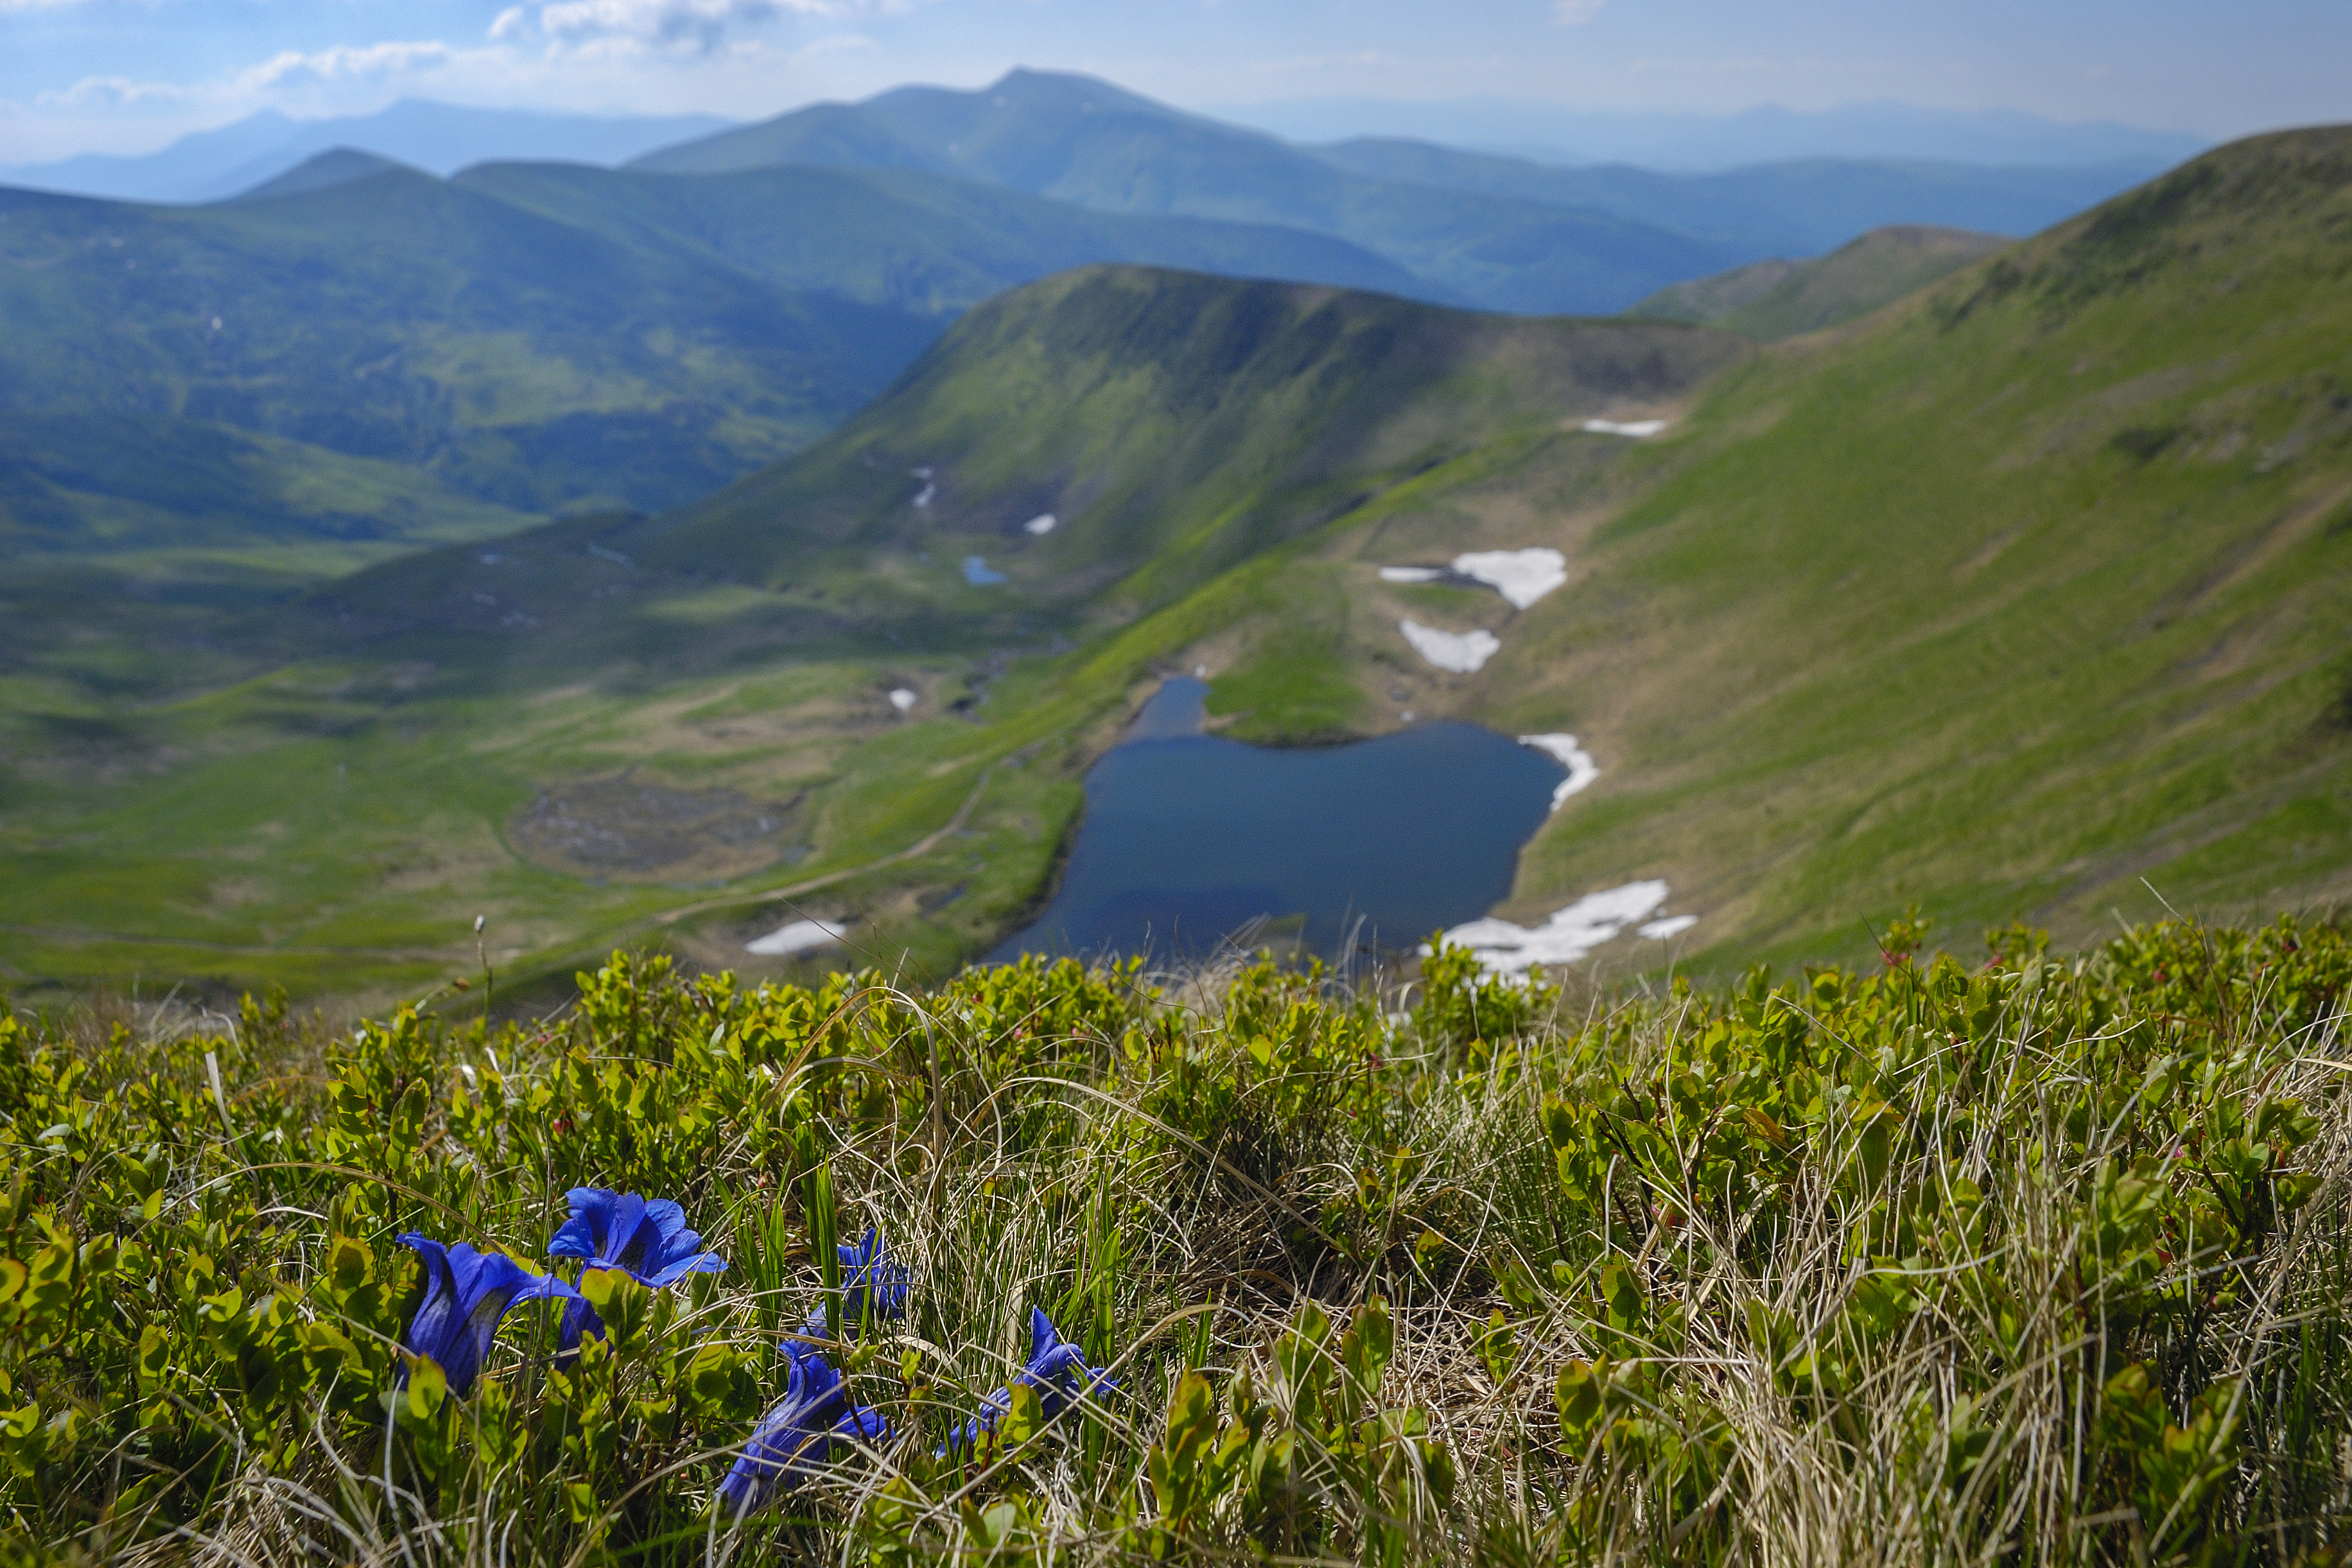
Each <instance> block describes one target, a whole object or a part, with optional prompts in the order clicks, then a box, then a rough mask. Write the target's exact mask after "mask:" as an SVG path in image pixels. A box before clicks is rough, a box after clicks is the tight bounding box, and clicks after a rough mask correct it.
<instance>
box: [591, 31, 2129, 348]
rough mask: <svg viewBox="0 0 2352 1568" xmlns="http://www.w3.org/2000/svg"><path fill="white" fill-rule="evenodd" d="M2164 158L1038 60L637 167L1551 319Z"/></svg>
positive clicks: (2063, 192) (2120, 183) (2014, 208)
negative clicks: (1562, 127) (921, 173)
mask: <svg viewBox="0 0 2352 1568" xmlns="http://www.w3.org/2000/svg"><path fill="white" fill-rule="evenodd" d="M2163 162H2164V161H2163V160H2162V159H2160V158H2157V157H2153V156H2149V155H2147V154H2141V155H2138V156H2137V157H2134V158H2131V159H2128V160H2126V161H2121V162H2109V163H2103V164H2100V165H2098V166H2095V167H2086V168H2044V167H2011V168H1977V167H1970V166H1968V165H1963V164H1957V163H1893V162H1872V163H1855V162H1836V161H1830V160H1813V161H1810V162H1803V163H1778V164H1764V165H1760V166H1757V167H1751V168H1743V169H1739V170H1736V171H1733V172H1730V173H1727V174H1713V175H1703V176H1693V175H1674V174H1656V173H1653V172H1649V171H1645V170H1641V169H1634V168H1628V167H1602V168H1592V169H1568V168H1560V167H1555V166H1549V165H1546V164H1542V163H1536V162H1533V161H1530V160H1528V159H1523V158H1508V157H1499V156H1495V155H1490V154H1481V153H1463V152H1458V151H1454V150H1452V149H1448V148H1444V147H1438V146H1433V145H1429V144H1426V143H1418V142H1401V141H1396V140H1384V141H1360V142H1347V143H1343V144H1341V145H1339V146H1336V147H1328V148H1314V147H1305V146H1298V145H1294V144H1292V143H1290V142H1284V141H1281V140H1280V139H1278V138H1276V137H1273V136H1270V135H1267V134H1265V133H1264V132H1255V131H1248V130H1244V129H1242V128H1239V127H1236V126H1233V125H1227V124H1223V123H1221V122H1219V121H1213V120H1209V119H1205V118H1203V117H1202V116H1199V115H1195V114H1188V113H1184V112H1182V111H1181V110H1174V109H1171V108H1169V107H1168V106H1166V105H1164V104H1160V103H1155V102H1153V101H1152V100H1150V99H1147V98H1143V97H1140V96H1139V95H1137V94H1135V93H1131V92H1128V91H1126V90H1124V89H1119V88H1117V87H1113V86H1111V85H1109V84H1108V83H1106V82H1101V81H1097V80H1095V79H1091V78H1087V77H1082V76H1072V75H1064V74H1056V73H1049V72H1042V71H1025V70H1024V71H1013V72H1012V73H1010V74H1009V75H1007V76H1006V77H1004V78H1003V79H1002V80H1000V81H998V82H997V83H995V84H994V85H993V86H992V87H989V88H984V89H981V90H979V91H976V92H960V91H953V90H950V89H943V88H929V87H909V88H899V89H895V90H893V91H890V92H886V93H883V94H880V95H879V96H877V97H875V98H871V99H868V100H865V101H864V102H861V103H856V104H817V105H814V106H811V107H809V108H806V109H802V110H793V112H791V113H789V114H783V115H779V116H777V117H776V118H775V119H772V120H768V121H761V122H760V123H758V124H754V125H745V126H739V127H736V128H733V129H730V130H728V131H723V132H718V133H716V134H714V135H711V136H707V137H704V138H701V139H699V140H698V141H694V142H687V143H684V144H682V145H679V146H675V147H668V148H664V149H661V150H660V151H658V152H655V153H647V154H646V155H645V156H643V157H641V158H639V159H637V160H636V161H635V165H634V166H635V167H637V168H642V169H646V170H653V171H658V172H663V173H671V174H714V173H720V172H729V171H738V170H743V169H751V168H761V167H772V166H774V165H777V164H786V163H804V164H826V165H835V166H849V167H858V168H899V169H921V170H927V171H929V172H931V173H935V174H951V175H955V176H957V177H960V178H963V179H969V180H975V181H981V182H983V183H986V184H994V185H1002V186H1006V187H1009V188H1011V189H1014V190H1020V191H1026V192H1030V193H1032V194H1034V195H1044V196H1050V197H1053V198H1055V199H1056V200H1060V201H1066V202H1072V203H1076V204H1077V205H1083V206H1088V207H1093V208H1097V209H1098V210H1103V211H1110V212H1124V213H1152V214H1182V215H1188V216H1199V217H1218V218H1227V219H1236V220H1242V221H1248V222H1257V223H1278V224H1285V225H1290V226H1297V227H1301V228H1308V229H1313V230H1317V231H1318V232H1321V233H1325V234H1330V235H1335V236H1338V237H1342V238H1345V239H1347V240H1349V241H1350V242H1352V243H1354V244H1357V245H1360V246H1361V247H1364V248H1366V249H1368V250H1372V251H1376V252H1378V253H1379V254H1381V255H1382V256H1385V257H1387V258H1389V259H1391V261H1394V262H1396V263H1397V264H1398V265H1399V266H1402V267H1403V268H1407V269H1409V270H1410V271H1412V273H1413V274H1414V275H1415V276H1416V277H1418V278H1419V279H1421V280H1422V283H1423V287H1422V289H1420V290H1418V291H1419V292H1421V293H1422V294H1423V297H1425V298H1431V299H1439V300H1444V299H1453V300H1466V301H1468V302H1471V303H1474V304H1477V305H1481V306H1484V307H1486V308H1487V309H1490V310H1514V311H1521V312H1532V313H1541V312H1560V311H1568V312H1603V311H1613V310H1622V309H1623V308H1624V307H1626V306H1627V305H1630V304H1632V303H1633V302H1634V300H1637V299H1640V298H1643V296H1644V295H1646V294H1648V293H1651V292H1654V291H1655V289H1659V288H1664V287H1666V286H1667V285H1668V284H1670V283H1676V282H1682V281H1685V280H1686V279H1691V278H1695V277H1700V276H1704V275H1706V274H1708V273H1712V272H1717V271H1721V270H1724V269H1725V268H1730V267H1736V266H1739V265H1742V264H1744V263H1747V262H1751V261H1756V260H1759V259H1762V258H1766V257H1769V256H1779V255H1790V254H1794V255H1801V256H1803V255H1814V254H1818V253H1820V252H1822V251H1826V250H1830V249H1833V248H1835V247H1838V246H1840V245H1843V244H1844V243H1845V242H1846V241H1847V240H1849V239H1852V238H1853V237H1856V236H1857V235H1859V234H1862V233H1864V232H1865V231H1867V230H1869V229H1872V228H1875V227H1879V226H1884V225H1886V224H1890V223H1905V224H1928V225H1935V226H1948V227H1965V228H1974V229H1980V230H1987V231H1991V232H1996V233H2009V234H2023V233H2030V232H2032V231H2034V230H2037V229H2040V228H2042V227H2044V226H2047V225H2049V224H2052V223H2054V222H2056V221H2058V220H2059V219H2061V218H2063V217H2065V216H2067V215H2069V214H2071V213H2074V212H2077V211H2080V210H2081V209H2082V208H2083V207H2084V206H2086V205H2091V204H2093V203H2095V202H2097V201H2100V200H2103V199H2105V197H2107V196H2109V195H2114V194H2115V193H2116V192H2117V191H2119V190H2123V189H2125V188H2126V187H2128V186H2129V185H2131V184H2135V183H2137V182H2138V181H2139V180H2142V179H2145V178H2147V176H2148V175H2150V174H2154V173H2156V172H2158V169H2159V168H2160V167H2162V164H2163ZM1644 279H1655V281H1654V282H1652V283H1650V284H1649V286H1648V287H1646V288H1644V287H1643V286H1642V285H1643V280H1644Z"/></svg>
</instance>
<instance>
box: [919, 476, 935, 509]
mask: <svg viewBox="0 0 2352 1568" xmlns="http://www.w3.org/2000/svg"><path fill="white" fill-rule="evenodd" d="M939 493H940V487H939V485H938V483H937V482H936V481H935V480H931V479H925V480H924V481H923V489H922V493H921V494H919V495H918V496H917V497H916V498H915V504H916V505H917V506H918V507H927V506H929V505H930V504H931V498H932V497H933V496H935V495H937V494H939Z"/></svg>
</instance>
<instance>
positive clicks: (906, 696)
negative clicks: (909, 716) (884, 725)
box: [890, 686, 915, 713]
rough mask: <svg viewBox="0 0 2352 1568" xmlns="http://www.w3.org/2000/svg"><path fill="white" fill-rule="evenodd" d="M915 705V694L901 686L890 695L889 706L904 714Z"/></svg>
mask: <svg viewBox="0 0 2352 1568" xmlns="http://www.w3.org/2000/svg"><path fill="white" fill-rule="evenodd" d="M914 705H915V694H914V693H913V692H911V691H909V690H908V689H906V688H905V687H903V686H901V687H899V688H898V689H897V690H895V691H893V692H891V693H890V706H891V707H893V708H896V709H897V710H898V711H899V712H901V713H904V712H905V711H906V710H908V709H909V708H912V707H913V706H914Z"/></svg>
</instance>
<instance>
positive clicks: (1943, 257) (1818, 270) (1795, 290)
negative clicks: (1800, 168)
mask: <svg viewBox="0 0 2352 1568" xmlns="http://www.w3.org/2000/svg"><path fill="white" fill-rule="evenodd" d="M2009 243H2010V242H2009V241H2008V240H2006V239H2003V238H2002V237H2000V236H1999V235H1993V234H1972V233H1969V231H1968V230H1966V229H1952V228H1920V227H1905V226H1895V227H1888V228H1876V229H1873V230H1871V231H1870V232H1869V233H1868V234H1865V235H1864V236H1863V237H1861V238H1859V239H1856V240H1854V241H1853V243H1851V244H1849V245H1843V246H1841V247H1838V248H1837V249H1836V250H1834V251H1832V252H1831V253H1830V254H1829V255H1827V256H1823V257H1820V258H1816V259H1814V260H1811V261H1808V262H1804V263H1801V264H1791V263H1788V262H1774V261H1759V262H1757V263H1756V264H1754V265H1753V266H1749V267H1743V268H1739V269H1738V270H1737V271H1735V272H1727V273H1723V274H1720V275H1719V276H1717V277H1714V278H1699V279H1693V280H1691V281H1690V282H1688V283H1677V284H1675V286H1674V287H1672V288H1670V289H1660V290H1658V292H1656V293H1655V294H1653V295H1651V296H1650V297H1649V298H1648V299H1646V300H1643V301H1642V302H1641V303H1640V304H1638V305H1636V306H1634V307H1633V309H1632V310H1628V311H1626V312H1625V313H1626V314H1627V315H1629V316H1642V317H1648V318H1652V319H1655V320H1659V321H1694V322H1703V323H1705V324H1706V325H1708V326H1714V327H1727V328H1729V329H1730V330H1731V331H1735V332H1743V333H1745V334H1747V335H1748V336H1749V337H1751V338H1762V339H1766V340H1768V341H1769V340H1770V339H1775V338H1793V337H1796V336H1799V335H1800V334H1801V333H1805V332H1814V331H1821V330H1822V328H1824V327H1833V326H1837V325H1839V324H1840V323H1842V322H1845V321H1853V320H1854V319H1856V318H1857V317H1861V316H1866V315H1868V314H1870V313H1871V312H1872V311H1873V310H1878V309H1880V308H1881V307H1883V306H1886V305H1891V304H1893V303H1894V302H1895V300H1900V299H1903V298H1904V297H1906V295H1910V294H1916V293H1917V292H1918V291H1919V290H1920V289H1924V288H1926V287H1927V285H1928V284H1930V283H1933V282H1935V281H1937V279H1943V278H1948V277H1950V276H1951V275H1952V274H1953V273H1955V272H1958V270H1959V269H1960V268H1963V267H1966V266H1968V265H1969V263H1970V262H1972V261H1980V260H1982V259H1983V258H1986V257H1988V256H1990V255H1991V254H1992V253H1993V252H1994V251H1997V250H1999V249H2000V248H2002V247H2004V246H2006V245H2008V244H2009Z"/></svg>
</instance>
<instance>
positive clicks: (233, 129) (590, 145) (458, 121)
mask: <svg viewBox="0 0 2352 1568" xmlns="http://www.w3.org/2000/svg"><path fill="white" fill-rule="evenodd" d="M729 123H730V121H725V120H722V119H720V118H719V117H718V116H717V115H712V114H668V115H599V114H551V113H545V112H541V111H540V110H522V109H472V108H467V107H466V106H464V105H462V104H454V103H432V102H427V101H425V100H419V99H403V100H400V101H399V102H397V103H394V104H392V105H391V106H390V107H388V108H385V109H381V110H377V111H376V112H375V113H373V114H352V115H337V116H334V117H332V118H330V119H323V120H295V119H291V118H289V117H288V116H286V115H283V114H280V113H278V111H277V110H274V109H265V110H261V111H260V112H259V113H257V114H250V115H247V117H246V118H244V119H243V120H239V121H236V122H234V123H232V124H228V125H224V126H221V127H219V128H217V129H216V130H212V131H200V132H195V133H194V134H193V135H188V136H183V137H181V138H180V139H179V140H178V141H176V142H173V143H172V144H171V145H170V146H168V147H165V148H163V149H162V150H161V151H159V152H154V153H145V154H142V155H140V156H136V157H115V156H110V155H108V154H105V153H85V154H83V155H82V156H80V157H78V158H67V159H63V160H61V161H59V162H57V163H25V164H13V165H11V164H0V184H11V185H24V186H29V187H31V188H33V189H36V190H46V191H66V192H71V193H73V194H75V195H89V196H113V197H118V198H121V199H122V200H125V201H139V202H210V201H219V200H221V199H222V198H224V197H226V196H232V195H237V194H238V193H240V192H242V191H246V190H248V189H250V188H252V187H253V186H256V185H258V184H262V183H263V182H265V181H268V180H271V179H274V178H276V177H277V176H278V175H279V174H284V173H286V172H287V171H288V170H289V169H291V168H293V167H294V166H295V165H296V164H298V163H302V162H303V161H304V160H306V159H308V158H310V157H312V156H313V155H315V154H317V153H324V152H326V151H328V150H329V149H331V148H336V147H347V148H351V149H353V150H355V151H358V152H362V153H374V154H375V155H377V156H378V157H381V158H388V159H390V160H392V161H393V162H394V163H408V164H412V165H414V166H415V167H416V168H419V169H423V170H425V171H426V172H428V173H430V174H452V173H455V172H456V171H457V170H458V169H462V168H464V167H465V166H466V165H467V164H468V163H481V162H483V161H485V160H486V159H490V158H556V159H562V160H565V161H567V162H572V163H622V162H624V161H625V160H627V159H629V158H632V157H635V155H636V154H638V153H643V152H645V151H646V150H647V149H648V148H653V147H659V146H663V145H665V144H667V143H669V142H676V141H677V140H679V139H680V138H682V137H689V136H703V135H708V134H709V133H710V132H714V131H718V130H721V129H723V128H724V127H725V126H727V125H728V124H729Z"/></svg>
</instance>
